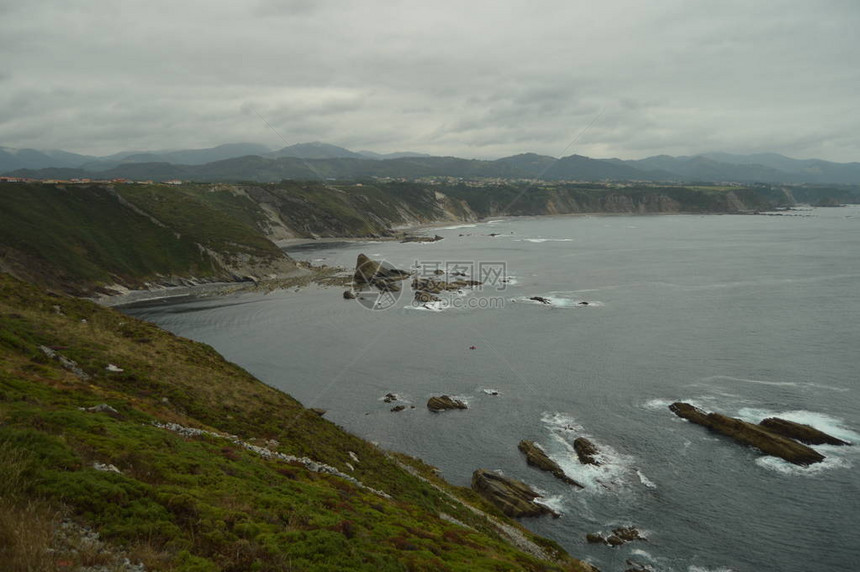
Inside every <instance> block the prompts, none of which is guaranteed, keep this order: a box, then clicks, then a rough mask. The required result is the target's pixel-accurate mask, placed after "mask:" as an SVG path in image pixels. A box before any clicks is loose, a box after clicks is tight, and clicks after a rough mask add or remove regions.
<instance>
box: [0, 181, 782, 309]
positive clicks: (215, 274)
mask: <svg viewBox="0 0 860 572" xmlns="http://www.w3.org/2000/svg"><path fill="white" fill-rule="evenodd" d="M788 204H793V203H791V195H790V194H787V193H785V192H784V191H783V190H782V189H772V188H770V187H766V186H759V187H686V186H665V185H662V186H661V185H645V184H642V185H636V184H625V185H617V184H601V183H546V182H543V183H540V184H537V183H515V182H505V183H492V182H481V183H475V182H462V181H455V182H438V181H436V182H432V183H429V182H423V183H422V182H401V181H388V182H382V181H371V182H353V183H342V182H338V183H336V184H335V183H331V184H329V183H321V182H300V181H283V182H281V183H271V184H232V183H231V184H226V183H217V184H204V183H192V184H183V185H165V184H127V183H126V184H119V183H118V184H107V183H103V184H102V183H91V184H84V183H81V184H59V183H55V184H51V183H4V184H2V185H0V271H3V272H8V273H11V274H13V275H15V276H18V277H19V278H22V279H25V280H28V281H31V282H34V283H38V284H42V285H45V286H49V287H51V288H55V289H59V290H63V291H66V292H70V293H75V294H79V295H83V294H90V295H91V294H93V293H98V292H103V293H109V292H111V291H114V292H116V291H122V290H123V289H125V288H132V289H135V288H146V287H152V286H159V287H163V286H178V285H189V284H198V283H200V282H212V281H247V280H250V281H254V282H256V281H259V280H267V279H273V278H283V277H287V276H296V275H298V274H301V273H302V272H303V270H302V269H301V268H298V267H297V265H296V264H295V263H294V262H293V261H292V260H291V259H290V258H289V257H288V256H287V255H286V254H284V252H283V251H282V250H281V249H280V248H278V247H277V246H276V243H277V242H279V241H282V240H287V239H294V238H309V239H315V238H330V237H369V238H385V237H388V238H394V237H396V236H397V231H396V230H395V229H397V228H403V227H407V226H415V225H421V224H430V223H439V222H473V221H476V220H479V219H480V218H484V217H491V216H504V215H511V216H517V215H530V216H533V215H548V214H573V213H612V214H619V213H625V214H656V213H682V212H685V213H686V212H689V213H738V212H752V211H755V210H759V209H767V208H772V207H775V206H786V205H788Z"/></svg>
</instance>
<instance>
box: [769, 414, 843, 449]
mask: <svg viewBox="0 0 860 572" xmlns="http://www.w3.org/2000/svg"><path fill="white" fill-rule="evenodd" d="M759 425H761V426H762V427H764V428H765V429H767V430H768V431H770V432H771V433H776V434H777V435H782V436H783V437H788V438H789V439H794V440H795V441H800V442H801V443H806V444H807V445H850V443H848V442H847V441H843V440H842V439H837V438H836V437H834V436H832V435H828V434H827V433H825V432H824V431H819V430H818V429H816V428H815V427H812V426H811V425H804V424H803V423H795V422H794V421H788V420H787V419H780V418H779V417H768V418H767V419H765V420H763V421H761V422H760V423H759Z"/></svg>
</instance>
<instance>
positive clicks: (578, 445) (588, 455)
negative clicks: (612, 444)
mask: <svg viewBox="0 0 860 572" xmlns="http://www.w3.org/2000/svg"><path fill="white" fill-rule="evenodd" d="M573 449H574V450H575V451H576V456H577V457H579V462H580V463H582V464H583V465H600V463H599V462H598V461H597V460H596V459H595V458H594V457H595V455H598V454H599V453H600V451H598V450H597V447H596V446H595V445H594V443H592V442H591V441H589V440H588V439H586V438H585V437H577V438H576V439H575V440H574V441H573Z"/></svg>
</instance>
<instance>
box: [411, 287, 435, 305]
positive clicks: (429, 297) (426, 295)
mask: <svg viewBox="0 0 860 572" xmlns="http://www.w3.org/2000/svg"><path fill="white" fill-rule="evenodd" d="M439 300H441V298H439V296H437V295H435V294H431V293H430V292H423V291H421V290H416V292H415V301H416V302H420V303H422V304H426V303H427V302H438V301H439Z"/></svg>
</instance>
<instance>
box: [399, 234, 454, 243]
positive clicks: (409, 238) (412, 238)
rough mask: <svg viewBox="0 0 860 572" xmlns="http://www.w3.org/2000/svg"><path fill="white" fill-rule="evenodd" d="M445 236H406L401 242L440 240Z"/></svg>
mask: <svg viewBox="0 0 860 572" xmlns="http://www.w3.org/2000/svg"><path fill="white" fill-rule="evenodd" d="M443 238H445V237H444V236H439V235H438V234H437V235H435V236H404V237H403V238H402V239H401V240H400V242H439V241H440V240H442V239H443Z"/></svg>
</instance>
